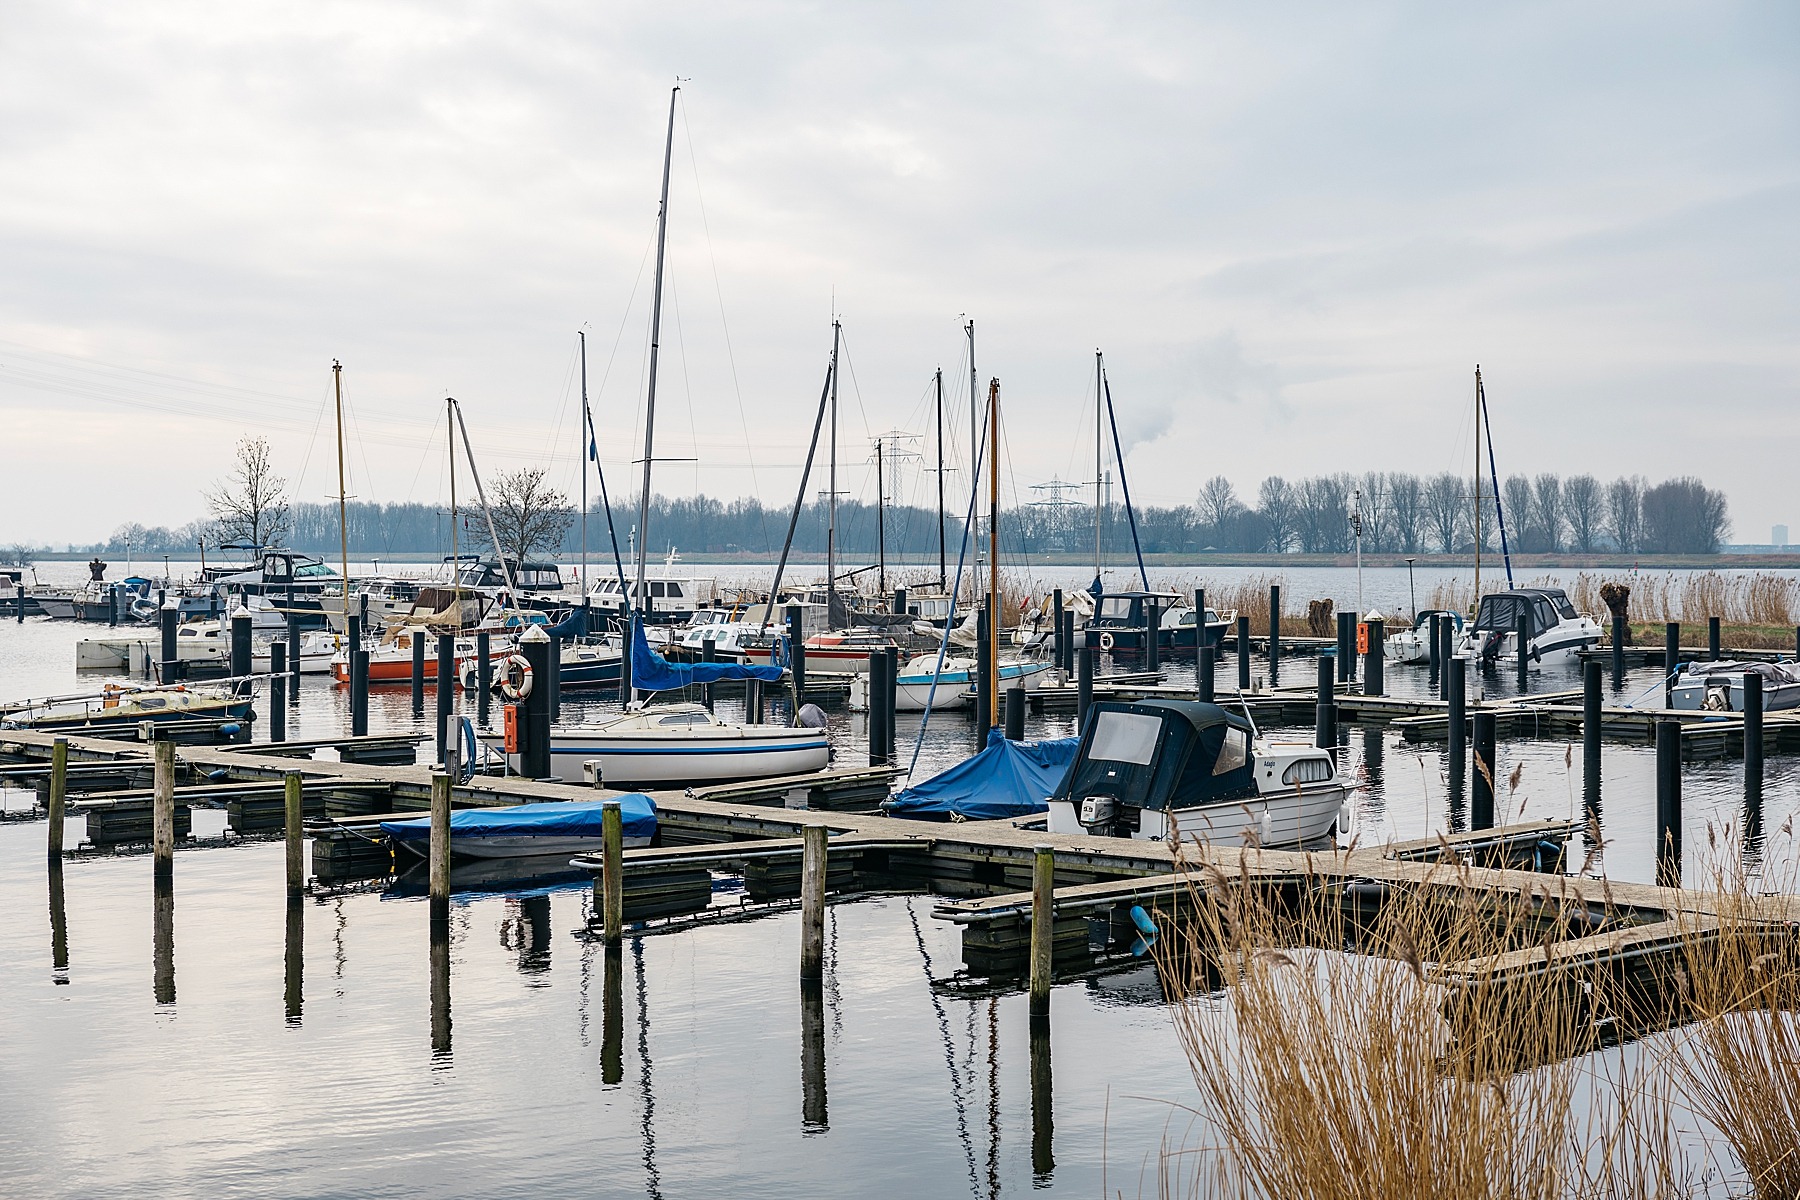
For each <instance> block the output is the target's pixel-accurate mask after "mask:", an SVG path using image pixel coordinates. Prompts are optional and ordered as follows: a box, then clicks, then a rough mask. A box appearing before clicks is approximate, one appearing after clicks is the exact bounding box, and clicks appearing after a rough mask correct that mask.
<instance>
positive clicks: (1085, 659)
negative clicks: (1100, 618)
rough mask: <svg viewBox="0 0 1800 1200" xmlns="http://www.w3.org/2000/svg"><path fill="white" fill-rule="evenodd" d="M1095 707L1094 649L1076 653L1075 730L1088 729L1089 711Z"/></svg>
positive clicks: (1090, 647)
mask: <svg viewBox="0 0 1800 1200" xmlns="http://www.w3.org/2000/svg"><path fill="white" fill-rule="evenodd" d="M1093 706H1094V648H1093V647H1092V646H1083V647H1082V648H1081V649H1080V650H1077V651H1076V652H1075V728H1076V729H1077V730H1081V729H1086V728H1087V718H1088V709H1090V708H1092V707H1093Z"/></svg>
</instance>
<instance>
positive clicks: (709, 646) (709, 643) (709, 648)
mask: <svg viewBox="0 0 1800 1200" xmlns="http://www.w3.org/2000/svg"><path fill="white" fill-rule="evenodd" d="M700 661H701V662H707V663H710V662H718V661H719V644H718V643H717V642H716V641H714V640H713V639H712V638H702V639H700ZM715 698H716V697H715V695H714V691H713V685H712V684H710V683H704V684H701V685H700V703H702V704H704V705H705V706H706V711H707V712H711V711H712V710H713V700H714V699H715ZM558 715H561V714H558Z"/></svg>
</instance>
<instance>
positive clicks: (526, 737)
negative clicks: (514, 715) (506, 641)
mask: <svg viewBox="0 0 1800 1200" xmlns="http://www.w3.org/2000/svg"><path fill="white" fill-rule="evenodd" d="M551 650H552V646H551V644H550V635H549V634H547V633H545V632H544V631H543V630H542V629H540V628H538V627H537V626H535V625H533V626H532V627H531V628H530V629H527V630H526V631H525V632H524V633H522V634H520V635H519V653H520V654H523V655H524V656H525V661H526V662H527V663H529V664H530V666H531V675H532V678H533V679H535V680H542V679H543V678H544V676H545V675H547V674H548V673H549V670H550V654H551ZM521 708H522V709H523V711H522V712H520V714H519V715H520V716H521V717H523V718H524V728H523V729H521V730H520V731H519V732H520V735H521V736H520V741H519V750H520V753H519V774H521V775H523V776H525V778H527V779H548V778H550V776H551V775H552V774H553V767H552V759H551V752H550V692H549V689H547V688H545V687H543V686H542V685H541V684H534V685H533V687H532V689H531V694H530V695H529V696H527V697H525V700H524V703H523V704H522V705H521Z"/></svg>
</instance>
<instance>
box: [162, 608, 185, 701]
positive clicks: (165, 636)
mask: <svg viewBox="0 0 1800 1200" xmlns="http://www.w3.org/2000/svg"><path fill="white" fill-rule="evenodd" d="M180 618H181V610H180V609H179V608H177V607H175V605H174V603H173V602H172V601H165V602H164V603H163V606H162V607H161V608H159V609H157V610H156V619H157V621H158V622H159V623H160V624H161V626H162V681H163V682H164V683H174V682H175V681H176V680H177V679H180V678H181V663H180V662H179V661H177V659H176V651H175V626H176V623H177V622H178V621H179V620H180Z"/></svg>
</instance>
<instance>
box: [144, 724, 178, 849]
mask: <svg viewBox="0 0 1800 1200" xmlns="http://www.w3.org/2000/svg"><path fill="white" fill-rule="evenodd" d="M154 745H155V750H154V755H155V760H156V768H155V777H154V784H153V786H154V789H155V793H154V796H153V798H152V801H151V809H150V848H151V852H152V856H153V857H154V859H155V873H156V875H157V876H158V877H161V878H167V877H169V876H172V875H173V874H174V873H175V743H174V742H171V741H167V740H162V741H158V742H156V743H154Z"/></svg>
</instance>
